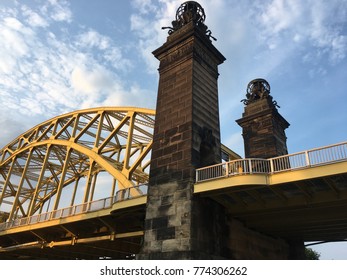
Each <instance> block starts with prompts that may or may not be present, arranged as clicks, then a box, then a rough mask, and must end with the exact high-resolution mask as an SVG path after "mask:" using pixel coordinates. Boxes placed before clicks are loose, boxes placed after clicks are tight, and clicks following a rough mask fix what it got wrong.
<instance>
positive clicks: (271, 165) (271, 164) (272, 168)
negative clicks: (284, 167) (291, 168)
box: [270, 158, 275, 173]
mask: <svg viewBox="0 0 347 280" xmlns="http://www.w3.org/2000/svg"><path fill="white" fill-rule="evenodd" d="M274 172H275V170H274V162H273V159H272V158H270V173H274Z"/></svg>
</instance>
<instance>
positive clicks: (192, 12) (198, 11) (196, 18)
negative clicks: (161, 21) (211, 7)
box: [162, 1, 216, 40]
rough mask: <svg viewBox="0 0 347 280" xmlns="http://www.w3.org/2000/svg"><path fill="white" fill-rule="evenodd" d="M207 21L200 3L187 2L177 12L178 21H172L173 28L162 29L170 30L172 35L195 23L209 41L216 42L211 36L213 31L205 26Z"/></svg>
mask: <svg viewBox="0 0 347 280" xmlns="http://www.w3.org/2000/svg"><path fill="white" fill-rule="evenodd" d="M205 19H206V15H205V11H204V9H203V7H201V5H200V4H199V3H198V2H195V1H187V2H184V3H182V4H181V6H179V8H178V9H177V11H176V19H175V20H174V21H172V27H162V29H169V31H168V33H169V35H171V34H172V33H173V32H175V31H176V30H178V29H180V28H182V27H183V26H184V25H186V24H188V23H190V22H193V24H194V25H196V26H198V27H199V28H200V29H201V30H203V31H204V32H205V34H206V36H207V37H208V38H209V39H211V38H212V39H213V40H216V38H214V37H213V36H212V35H211V33H212V32H211V30H208V28H207V26H206V25H205V24H204V22H205Z"/></svg>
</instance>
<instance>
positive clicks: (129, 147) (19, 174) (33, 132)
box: [0, 107, 155, 220]
mask: <svg viewBox="0 0 347 280" xmlns="http://www.w3.org/2000/svg"><path fill="white" fill-rule="evenodd" d="M154 116H155V111H154V110H150V109H140V108H131V107H124V108H119V107H102V108H94V109H87V110H79V111H75V112H72V113H68V114H64V115H61V116H58V117H55V118H52V119H50V120H48V121H46V122H43V123H41V124H39V125H37V126H35V127H34V128H32V129H30V130H28V131H27V132H25V133H23V134H22V135H20V136H19V137H17V138H16V139H15V140H13V141H12V142H11V143H9V144H8V145H7V146H5V147H4V148H3V149H1V150H0V209H1V210H2V211H5V212H8V213H9V214H8V215H9V217H8V219H9V220H12V219H15V218H17V217H21V216H31V215H33V214H35V213H41V212H46V211H52V210H57V209H58V208H61V207H66V206H72V205H76V204H78V203H85V202H88V201H92V200H93V199H95V196H96V195H95V194H96V193H105V192H106V191H108V194H107V195H105V194H104V195H103V196H104V197H105V196H114V195H115V192H116V191H117V190H119V189H124V188H128V187H131V186H133V185H138V184H144V183H147V181H148V168H149V162H150V158H149V153H150V151H151V147H152V138H153V137H152V136H153V128H154V119H155V118H154ZM100 174H108V177H107V176H106V177H105V176H104V175H103V176H102V175H100ZM67 190H68V191H67ZM131 190H132V191H133V192H137V190H136V189H135V188H132V189H131ZM63 192H64V195H63V196H62V193H63ZM67 193H69V195H67ZM78 197H80V198H78ZM67 199H69V202H67ZM78 200H79V201H78Z"/></svg>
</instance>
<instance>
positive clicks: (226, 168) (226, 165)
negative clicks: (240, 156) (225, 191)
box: [225, 162, 229, 177]
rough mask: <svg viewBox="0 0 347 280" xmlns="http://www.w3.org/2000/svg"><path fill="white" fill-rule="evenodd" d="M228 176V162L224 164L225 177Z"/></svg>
mask: <svg viewBox="0 0 347 280" xmlns="http://www.w3.org/2000/svg"><path fill="white" fill-rule="evenodd" d="M228 176H229V162H226V163H225V177H228Z"/></svg>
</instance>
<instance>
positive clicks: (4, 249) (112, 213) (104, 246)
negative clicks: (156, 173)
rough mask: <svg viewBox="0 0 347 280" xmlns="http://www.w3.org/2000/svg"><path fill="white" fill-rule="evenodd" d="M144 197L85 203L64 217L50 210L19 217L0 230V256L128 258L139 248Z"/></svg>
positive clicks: (145, 197)
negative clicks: (92, 204)
mask: <svg viewBox="0 0 347 280" xmlns="http://www.w3.org/2000/svg"><path fill="white" fill-rule="evenodd" d="M146 200H147V196H146V195H144V196H139V197H135V198H131V199H127V200H123V201H117V202H115V203H113V204H112V205H110V206H106V207H102V208H101V209H96V208H94V209H92V208H90V205H87V206H86V207H85V211H84V212H83V213H77V214H76V213H75V214H73V213H71V212H70V213H71V215H69V216H65V217H63V216H60V217H57V216H56V215H55V214H56V213H54V212H52V213H44V214H42V216H43V217H45V218H46V217H49V218H46V219H45V220H42V221H40V220H39V219H34V221H30V220H29V219H27V220H25V219H21V220H22V223H23V225H21V224H20V222H21V221H20V220H19V221H18V222H17V223H16V224H15V225H13V224H12V226H11V227H8V228H7V229H3V230H2V231H0V244H1V247H0V259H16V258H26V257H28V258H31V259H33V258H37V259H47V258H48V259H84V258H86V259H98V258H100V257H108V256H112V258H120V259H125V258H131V257H132V255H133V254H136V253H138V252H139V250H140V248H141V241H142V236H143V230H144V229H143V221H144V215H145V204H146ZM100 201H101V200H100ZM100 201H98V202H99V203H98V204H99V205H100ZM89 204H90V203H89ZM88 206H89V207H88ZM76 207H78V206H76ZM88 208H89V209H88ZM59 213H60V215H63V213H64V212H63V211H60V212H59ZM2 225H3V226H4V225H6V223H5V224H2ZM72 246H73V247H72Z"/></svg>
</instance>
